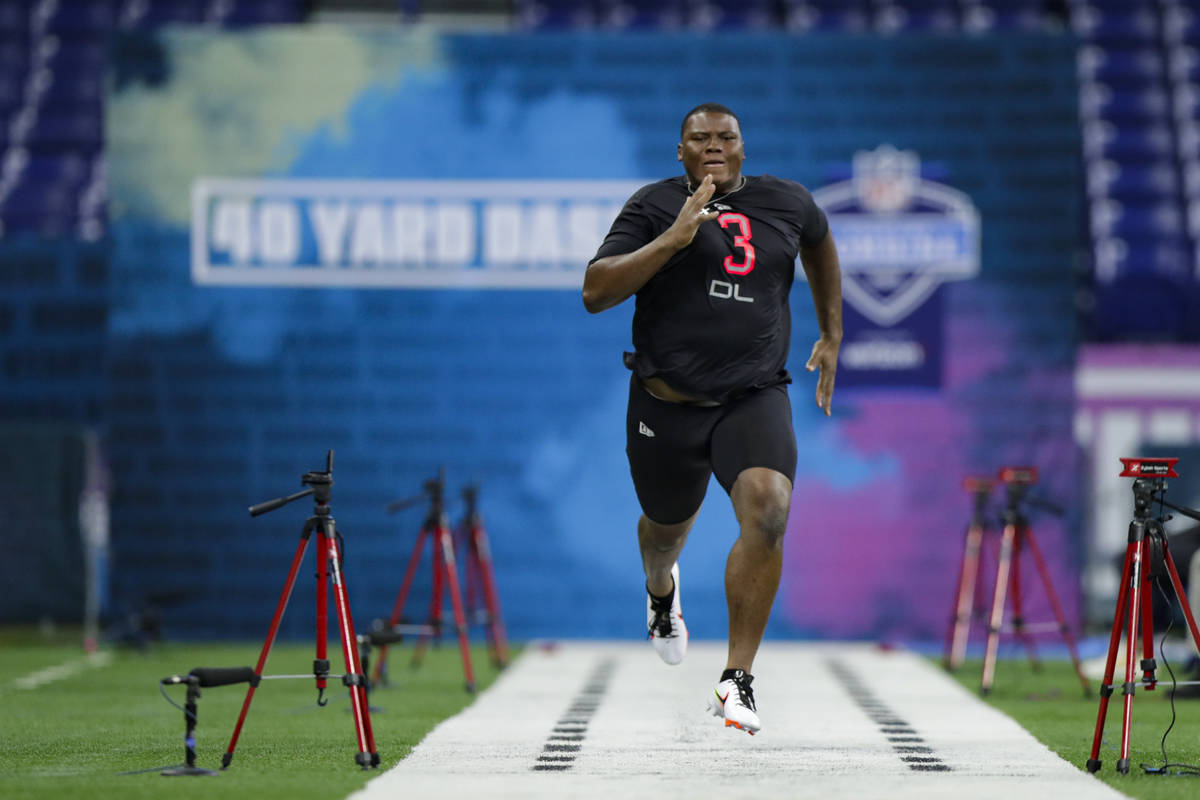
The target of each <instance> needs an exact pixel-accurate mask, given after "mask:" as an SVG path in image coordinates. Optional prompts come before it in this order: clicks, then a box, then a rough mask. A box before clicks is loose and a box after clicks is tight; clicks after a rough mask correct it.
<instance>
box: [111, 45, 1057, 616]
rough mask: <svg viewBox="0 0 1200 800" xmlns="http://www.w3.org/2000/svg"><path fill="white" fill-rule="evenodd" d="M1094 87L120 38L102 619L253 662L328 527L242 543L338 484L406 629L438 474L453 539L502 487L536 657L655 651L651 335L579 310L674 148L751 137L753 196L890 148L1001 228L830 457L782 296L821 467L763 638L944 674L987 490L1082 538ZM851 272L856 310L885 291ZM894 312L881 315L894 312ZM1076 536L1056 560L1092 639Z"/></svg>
mask: <svg viewBox="0 0 1200 800" xmlns="http://www.w3.org/2000/svg"><path fill="white" fill-rule="evenodd" d="M1072 53H1073V51H1072V49H1071V48H1070V47H1067V46H1064V42H1063V41H1062V40H1061V39H1057V38H1054V37H1006V38H1003V39H999V38H997V39H990V38H980V39H972V40H950V39H941V38H925V37H914V38H906V37H896V38H889V39H877V38H870V37H832V38H823V37H822V38H818V37H806V38H791V37H784V36H773V35H765V34H755V35H750V34H746V35H736V36H720V37H717V36H694V35H659V34H644V35H629V34H625V35H622V36H620V37H615V36H613V37H610V36H606V35H598V34H562V35H536V36H535V35H518V36H492V35H444V34H434V33H431V32H395V31H388V32H375V31H366V30H359V29H342V28H315V29H306V30H303V31H300V30H294V31H288V30H283V31H280V30H272V31H261V32H246V33H237V34H230V33H215V32H196V31H170V32H166V33H161V34H158V35H145V36H141V35H139V36H131V37H127V38H124V39H120V40H118V41H117V42H116V44H115V47H114V61H113V67H112V70H113V72H112V75H111V77H112V80H111V82H110V84H111V92H110V95H109V97H108V98H107V123H106V126H107V130H106V135H107V137H108V141H109V143H110V183H111V191H112V209H111V213H112V227H111V231H112V237H111V258H112V261H111V270H110V286H109V288H110V293H111V296H112V306H111V309H110V313H109V314H108V317H107V325H108V331H107V335H108V342H107V358H108V371H107V376H108V380H107V397H106V409H107V415H108V422H109V426H108V435H109V443H110V453H111V458H112V462H113V475H114V485H115V492H116V493H115V496H114V506H113V534H114V567H115V570H116V571H115V574H114V591H115V592H116V593H117V595H118V596H119V597H120V598H121V599H122V602H124V603H125V604H128V605H138V604H141V603H146V602H153V603H155V604H156V605H159V606H161V607H162V609H163V611H164V615H165V617H164V619H165V622H166V625H167V630H168V632H171V633H174V634H179V635H195V636H223V635H238V636H251V637H254V636H261V635H262V633H263V632H264V631H265V626H266V623H267V621H268V620H269V616H270V613H271V610H272V608H273V606H274V602H275V600H276V599H277V597H278V592H279V590H280V588H281V587H282V583H283V580H284V577H285V574H286V569H287V564H288V561H289V559H290V558H291V555H292V552H293V550H294V548H295V544H296V540H297V539H296V537H297V534H298V533H299V530H300V527H301V525H302V523H303V520H304V518H305V517H306V516H307V515H308V513H309V512H310V511H311V505H309V504H308V502H307V501H301V502H299V503H297V504H293V505H291V506H288V507H287V508H285V509H283V510H279V511H276V512H274V513H272V514H271V515H269V516H266V517H263V518H259V519H251V518H249V516H248V515H247V514H246V507H247V506H248V505H250V504H252V503H255V502H258V501H261V500H265V499H269V498H271V497H274V496H277V495H282V494H286V493H290V492H292V491H295V490H298V489H299V488H300V487H299V476H300V474H301V473H303V472H305V471H307V470H313V469H319V468H322V466H323V464H324V458H325V452H326V450H328V449H333V450H335V451H336V469H335V481H336V483H335V486H334V494H333V511H334V514H335V516H336V517H337V519H338V522H339V526H340V528H341V529H342V530H343V532H344V534H345V537H346V573H347V580H348V584H349V587H350V597H351V601H352V603H353V605H354V608H355V615H356V617H357V619H358V621H359V623H360V626H361V625H362V624H363V623H364V621H367V620H370V619H371V618H373V617H376V616H384V615H386V613H387V611H388V609H389V608H390V606H391V602H392V599H393V596H394V594H395V592H396V590H397V589H398V588H399V583H400V578H401V573H402V570H403V568H404V565H405V561H406V558H407V555H408V551H409V549H410V547H411V545H412V542H413V541H414V538H415V534H416V530H417V527H418V525H419V523H420V519H421V511H420V510H419V509H411V510H409V511H406V512H402V513H400V514H396V515H389V514H388V513H386V511H385V507H386V505H387V503H388V502H389V501H392V500H394V499H396V498H398V497H406V496H410V495H413V494H415V493H417V492H419V491H420V488H421V484H422V482H423V481H424V480H426V479H427V478H429V477H431V476H432V475H434V474H435V473H436V471H437V470H438V469H439V468H440V467H444V468H445V471H446V477H447V480H448V484H449V489H450V492H451V498H452V500H453V501H454V502H452V503H451V506H450V512H451V515H452V516H456V515H457V514H458V513H460V512H461V504H459V503H458V502H457V497H458V490H459V489H460V488H461V487H462V486H465V485H466V484H467V483H469V482H478V483H479V485H480V486H481V489H482V493H481V508H482V511H483V512H484V514H485V516H486V519H487V522H488V528H489V532H490V535H491V539H492V545H493V550H494V556H495V563H496V569H497V578H498V582H499V586H500V592H501V600H502V603H503V607H504V612H505V617H506V620H507V622H508V624H509V628H510V631H511V634H512V635H513V636H515V637H517V638H529V637H534V636H605V637H636V636H643V635H644V633H643V624H644V617H643V611H644V600H643V599H642V598H643V594H642V591H643V590H642V575H641V569H640V562H639V559H638V555H637V547H636V542H635V537H634V525H635V522H636V519H637V516H638V509H637V504H636V500H635V498H634V495H633V491H632V488H631V487H630V485H629V481H628V476H627V470H626V464H625V456H624V452H623V450H624V444H623V435H622V434H623V427H622V426H623V414H624V399H625V392H626V387H627V376H628V373H627V372H626V371H625V369H624V368H623V367H622V366H621V361H620V353H621V350H622V349H623V348H626V347H628V342H629V330H628V329H629V323H630V316H631V308H630V307H628V306H629V304H626V306H623V307H619V308H617V309H615V310H612V311H609V312H606V313H604V314H602V315H598V316H589V315H587V314H586V313H585V312H584V310H583V308H582V304H581V303H580V299H579V295H578V287H579V285H580V281H581V279H582V270H583V267H584V265H585V264H586V261H587V258H588V256H589V255H590V252H589V248H592V247H594V245H595V243H596V241H598V238H597V237H598V235H599V234H600V233H602V231H603V230H604V229H605V228H606V227H607V222H608V220H610V219H611V215H612V213H614V210H615V208H617V207H619V204H620V202H621V201H623V200H624V198H625V196H627V195H628V193H629V192H630V191H631V190H632V189H633V188H635V187H636V186H637V185H639V184H640V183H642V182H646V181H649V180H652V179H657V178H660V177H665V176H668V175H672V174H677V172H678V165H677V164H676V162H675V143H676V141H677V140H678V125H679V123H680V119H681V117H682V116H683V114H684V112H685V111H686V110H687V109H689V108H690V107H692V106H693V105H695V104H697V103H699V102H704V101H707V100H716V101H719V102H723V103H726V104H727V105H730V106H731V107H733V108H734V109H735V110H736V111H737V112H738V113H739V115H740V116H741V119H742V127H743V132H744V134H745V139H746V143H747V144H746V150H747V154H748V159H747V162H746V171H747V172H748V173H751V174H757V173H773V174H777V175H781V176H785V177H789V178H793V179H795V180H799V181H801V182H802V183H805V184H806V185H808V186H809V187H811V188H813V189H819V188H821V187H826V186H831V185H834V184H837V183H839V182H844V181H847V180H850V179H851V177H852V164H853V160H854V157H855V154H856V153H864V152H874V153H880V152H883V153H888V152H892V151H891V150H889V149H887V148H885V150H883V151H880V150H879V148H880V147H881V146H884V145H887V146H890V147H891V148H895V149H896V151H897V152H900V153H907V154H910V155H914V156H915V157H916V158H918V159H919V166H918V164H917V161H915V160H913V159H909V160H908V161H906V162H904V163H906V164H908V166H909V167H910V168H911V169H913V170H916V171H917V172H915V173H913V174H909V175H908V178H909V179H910V183H911V181H912V180H919V181H930V182H934V183H937V184H938V185H942V186H948V187H953V190H954V191H955V192H958V193H960V195H961V196H960V197H959V199H960V200H962V199H963V198H965V201H964V202H965V203H966V205H969V206H970V207H971V209H973V213H975V214H976V215H977V218H978V221H979V228H978V230H979V232H980V238H979V240H978V243H977V245H976V246H975V249H973V250H972V249H971V247H969V246H967V247H966V249H965V250H964V252H966V253H967V255H968V256H970V259H969V260H973V266H972V267H971V268H969V269H967V270H966V274H963V275H959V276H958V278H959V279H957V280H954V281H949V280H948V278H947V279H946V280H944V281H943V280H941V279H939V280H938V281H933V282H931V283H930V282H927V284H928V285H926V286H925V290H924V291H925V296H923V297H921V298H919V300H920V302H919V303H915V302H914V304H913V309H910V311H911V312H912V313H911V314H910V315H909V316H908V317H902V318H900V319H899V320H897V319H895V318H892V319H891V320H890V322H889V321H888V320H882V321H881V320H879V319H875V320H871V319H869V318H868V317H869V314H866V313H861V312H859V311H856V310H854V309H853V308H852V309H850V310H849V311H848V317H849V315H850V314H858V315H859V317H861V319H857V320H856V321H854V320H852V324H853V325H855V326H856V327H855V329H854V330H855V335H856V336H861V337H862V338H861V341H860V342H859V343H860V344H861V345H862V346H863V349H861V350H860V351H859V352H862V353H865V354H867V355H868V356H869V354H870V353H872V352H876V351H877V350H878V346H885V347H884V350H885V351H886V352H892V351H893V350H896V349H897V348H898V350H897V351H898V352H920V353H924V354H927V355H928V356H929V360H924V361H922V364H923V365H924V367H923V371H921V374H920V375H917V374H914V375H913V376H912V377H911V379H904V378H902V377H901V378H897V374H898V373H896V372H895V371H894V370H893V371H890V372H889V371H887V370H882V369H880V370H876V371H875V373H874V375H872V373H871V370H870V369H868V367H870V366H871V363H870V358H866V361H864V362H863V370H862V371H861V372H860V373H859V374H853V373H854V372H855V370H854V368H853V366H852V365H851V366H847V365H844V376H845V380H846V383H845V385H844V386H843V388H841V389H840V390H839V392H838V393H837V395H836V397H835V403H834V407H835V416H834V418H833V420H832V421H829V420H826V419H824V418H823V416H821V415H820V414H819V413H818V412H817V410H816V408H815V406H814V404H813V402H812V393H813V389H814V387H813V380H812V378H811V376H809V375H807V373H805V372H804V370H803V362H804V359H805V358H806V357H807V355H808V351H809V348H810V346H811V341H812V338H813V337H814V336H815V322H814V320H813V318H812V314H811V307H810V303H809V301H808V292H807V288H806V286H805V285H804V284H803V283H802V282H798V283H797V286H796V289H795V291H796V295H795V296H794V298H793V311H794V315H795V325H794V330H795V340H794V342H793V356H792V364H791V368H792V372H793V374H794V375H796V376H797V382H796V384H795V385H794V386H793V387H792V399H793V407H794V414H795V424H796V430H797V434H798V437H799V439H800V447H801V464H800V468H799V470H798V474H797V489H796V495H795V502H794V506H793V514H792V521H791V523H790V530H789V536H788V545H787V547H788V556H787V565H786V570H785V576H784V585H783V588H782V590H781V598H780V602H779V604H778V606H777V609H776V613H775V615H774V616H773V618H772V623H771V627H770V629H769V633H770V635H772V636H789V635H791V636H851V637H869V636H882V637H905V638H929V637H934V636H940V634H941V632H942V630H943V628H944V625H945V621H946V618H947V613H948V610H949V603H950V595H951V593H952V591H953V585H954V584H953V581H954V569H955V568H956V566H957V559H958V558H959V554H960V548H961V531H962V528H963V526H964V525H965V522H966V519H967V516H968V513H969V504H968V500H969V498H968V497H967V496H966V494H965V493H964V492H963V491H962V489H961V487H960V481H961V478H962V477H963V476H964V475H966V474H969V473H977V472H984V473H988V474H991V473H993V472H994V471H995V469H996V468H997V467H999V466H1001V465H1003V464H1007V463H1014V462H1020V463H1031V464H1035V465H1037V466H1039V467H1040V468H1041V470H1042V475H1043V484H1044V488H1045V490H1046V492H1047V493H1048V494H1050V495H1052V496H1055V497H1056V499H1058V500H1059V501H1060V502H1067V501H1069V500H1070V498H1071V495H1072V493H1073V491H1074V487H1073V483H1072V481H1071V479H1070V477H1069V476H1070V475H1071V473H1072V472H1073V467H1074V458H1075V455H1074V448H1073V445H1072V443H1071V422H1070V421H1071V415H1072V408H1073V398H1072V394H1071V374H1072V364H1073V346H1074V345H1073V334H1074V323H1073V319H1072V313H1071V310H1070V309H1071V294H1072V286H1073V283H1072V280H1073V278H1072V263H1073V258H1074V257H1075V251H1074V248H1075V243H1076V241H1077V233H1078V224H1079V210H1078V207H1079V200H1078V198H1077V197H1076V195H1075V192H1076V191H1077V187H1078V185H1079V180H1078V175H1079V163H1078V141H1077V139H1078V127H1077V124H1076V120H1075V102H1076V100H1075V98H1076V93H1075V85H1074V78H1073V56H1072ZM893 178H895V176H893ZM902 178H903V176H901V178H900V179H895V180H893V182H892V183H890V184H886V185H885V188H887V186H892V187H893V188H894V187H895V186H897V185H903V180H902ZM896 180H899V183H896ZM956 196H958V195H956ZM863 210H864V209H863V208H858V207H856V208H853V209H846V216H845V218H844V221H845V222H846V224H849V221H850V220H851V217H850V216H849V215H850V214H851V213H858V212H862V211H863ZM866 210H867V211H870V210H871V209H870V208H867V209H866ZM924 210H925V211H929V210H930V209H929V208H925V209H924ZM838 230H839V227H838V226H836V225H835V232H837V231H838ZM514 231H515V233H514ZM972 254H973V255H972ZM844 266H845V267H846V268H847V270H848V276H849V277H848V280H856V279H855V278H854V277H853V275H854V274H855V273H854V270H855V269H856V268H857V267H858V266H861V265H858V264H856V263H855V262H853V260H847V263H846V264H845V265H844ZM914 271H915V272H919V271H920V270H919V269H916V268H914V267H913V265H911V264H910V265H908V273H913V272H914ZM887 274H888V275H891V276H892V277H893V278H895V280H896V281H901V280H902V279H903V280H907V279H909V278H911V277H912V276H911V274H907V277H906V276H903V275H900V274H899V273H896V274H895V275H893V274H892V273H891V272H889V273H887ZM943 277H945V276H943ZM887 283H888V281H887V280H883V279H881V278H880V277H879V274H878V273H877V274H876V278H875V279H873V280H872V279H870V278H869V277H865V278H863V279H862V280H860V281H858V283H856V285H858V286H860V288H861V291H862V292H871V291H875V292H876V293H877V294H878V295H879V296H881V297H884V298H885V299H886V298H887V297H888V296H893V297H894V296H896V295H897V289H896V287H895V286H892V287H891V288H890V289H889V288H888V286H887V285H886V284H887ZM889 292H890V293H891V294H890V295H889ZM914 309H915V310H914ZM848 333H849V332H848ZM880 343H882V345H881V344H880ZM873 347H874V348H875V349H872V348H873ZM914 347H915V348H917V349H916V350H915V351H914V350H913V348H914ZM888 348H892V349H888ZM935 356H936V358H935ZM922 358H924V356H922ZM874 366H876V367H880V366H882V365H881V364H880V363H875V364H874ZM722 495H723V493H722V492H721V490H720V488H719V487H718V486H717V485H716V484H713V486H712V488H711V489H710V493H709V498H708V501H707V503H706V506H705V508H704V510H703V512H702V514H701V517H700V520H699V521H698V523H697V527H696V531H695V532H694V533H693V535H692V537H691V539H690V541H689V545H688V548H687V551H686V552H685V554H684V556H683V559H682V567H683V569H684V595H685V598H686V601H687V603H688V622H689V626H690V627H691V628H692V630H693V635H697V636H701V637H717V636H722V635H723V633H724V626H725V619H726V617H725V608H724V599H723V590H722V581H723V564H724V557H725V553H726V552H727V551H728V548H729V546H730V544H731V543H732V540H733V536H734V534H735V524H734V520H733V516H732V513H731V512H730V511H729V509H728V508H727V506H728V503H727V501H726V500H725V499H724V497H723V496H722ZM1039 524H1040V525H1042V524H1043V523H1039ZM1076 530H1077V527H1076V526H1075V525H1074V524H1073V521H1072V520H1070V519H1067V520H1055V519H1050V520H1045V521H1044V526H1043V527H1040V528H1039V536H1040V537H1041V543H1042V546H1043V549H1044V550H1046V551H1047V556H1048V558H1049V560H1050V562H1051V566H1052V569H1054V570H1055V574H1056V575H1057V576H1058V578H1059V586H1060V588H1062V589H1063V590H1064V591H1063V593H1064V595H1065V596H1064V601H1065V602H1066V604H1067V606H1068V609H1069V611H1070V613H1072V614H1075V613H1076V610H1077V608H1078V598H1077V596H1076V595H1075V590H1074V589H1073V588H1072V587H1074V586H1075V585H1076V582H1077V579H1076V563H1077V556H1078V553H1077V552H1076V551H1077V545H1076V543H1075V541H1074V536H1073V534H1074V532H1075V531H1076ZM310 558H311V556H310ZM308 574H309V573H308V572H307V570H305V571H304V572H302V575H304V576H307V575H308ZM415 591H416V594H415V597H416V598H417V599H418V601H419V602H420V603H421V604H423V603H424V602H425V601H426V598H427V596H428V595H427V589H425V588H424V587H423V586H422V585H420V584H419V585H418V587H417V589H416V590H415ZM312 595H313V593H312V587H311V580H310V579H308V578H307V577H304V578H302V580H301V582H300V585H299V588H298V590H297V593H296V595H295V597H294V598H293V600H292V603H293V606H292V608H293V610H292V612H291V613H290V614H289V615H288V617H287V618H286V620H285V625H284V629H283V633H284V635H291V636H300V635H307V634H308V632H309V631H310V630H311V619H312V616H311V603H312ZM1036 602H1037V601H1036V600H1035V601H1034V603H1035V605H1036Z"/></svg>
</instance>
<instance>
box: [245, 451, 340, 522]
mask: <svg viewBox="0 0 1200 800" xmlns="http://www.w3.org/2000/svg"><path fill="white" fill-rule="evenodd" d="M300 483H301V484H302V485H304V486H307V487H308V488H307V489H305V490H304V491H301V492H296V493H295V494H289V495H287V496H286V497H277V498H275V499H274V500H267V501H266V502H264V503H259V504H257V505H253V506H250V516H252V517H257V516H259V515H261V514H266V513H267V512H269V511H274V510H275V509H277V508H282V507H283V506H286V505H287V504H288V503H290V502H292V501H293V500H299V499H300V498H301V497H307V496H308V495H310V494H311V495H312V496H313V501H314V502H315V503H316V505H317V508H318V509H323V508H328V506H329V500H330V497H331V496H332V494H333V451H332V450H330V451H329V452H327V453H326V454H325V471H324V472H306V473H304V474H303V475H301V476H300Z"/></svg>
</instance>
